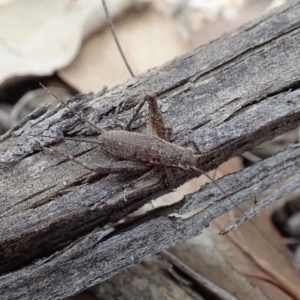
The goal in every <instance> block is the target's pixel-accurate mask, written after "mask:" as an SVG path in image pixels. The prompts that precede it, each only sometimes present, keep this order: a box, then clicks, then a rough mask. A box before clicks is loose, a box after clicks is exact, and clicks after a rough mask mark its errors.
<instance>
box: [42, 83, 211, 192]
mask: <svg viewBox="0 0 300 300" xmlns="http://www.w3.org/2000/svg"><path fill="white" fill-rule="evenodd" d="M41 86H42V87H43V88H44V89H46V90H47V91H48V92H49V93H50V94H51V95H53V96H54V97H55V98H56V99H58V100H59V101H61V100H60V99H59V98H58V97H56V96H55V95H54V94H53V93H52V92H51V91H49V90H48V89H47V88H46V87H45V86H44V85H42V84H41ZM146 102H147V103H148V118H147V128H148V131H149V132H150V133H151V134H150V135H149V134H142V133H135V132H130V126H131V124H132V123H133V121H134V120H135V118H136V116H137V115H138V113H139V111H140V110H141V108H142V107H143V105H144V104H145V103H146ZM61 103H62V104H63V105H64V106H66V107H67V108H68V109H70V110H71V111H72V112H73V113H74V114H76V115H77V116H78V117H79V118H81V119H82V120H84V121H86V122H87V123H88V124H89V125H91V126H92V127H93V128H95V129H96V130H97V131H98V132H99V133H100V135H99V137H98V140H97V142H96V143H97V144H99V145H101V147H102V149H103V150H105V151H107V152H108V153H110V154H112V155H113V156H115V157H118V158H121V159H124V160H125V161H121V162H119V163H116V164H114V165H111V166H105V167H103V166H100V167H98V168H90V167H88V166H85V165H83V166H84V167H85V168H87V169H89V170H91V171H94V172H95V173H122V172H130V171H147V170H150V169H152V172H151V174H152V173H155V172H156V171H158V170H160V169H161V168H163V169H164V171H165V173H166V184H167V185H168V186H169V185H172V184H173V183H174V179H173V175H172V168H178V169H181V170H185V171H199V172H203V171H201V170H200V169H199V168H198V167H197V164H198V159H199V157H201V154H195V153H194V151H193V150H192V149H191V148H186V147H184V146H187V145H189V144H191V145H193V146H194V148H195V150H196V151H198V152H199V150H198V148H197V146H196V144H195V143H194V142H193V141H188V142H186V143H184V144H183V145H182V146H178V145H176V144H173V143H170V141H169V140H170V135H171V134H170V131H171V130H170V128H166V126H165V124H164V121H163V118H162V115H161V112H160V110H159V108H158V104H157V101H156V97H155V96H154V95H153V94H150V93H149V94H147V95H146V96H145V97H144V98H143V100H142V101H141V102H140V103H139V105H138V106H137V108H136V110H135V112H134V114H133V116H132V118H131V119H130V120H129V122H128V123H127V124H126V125H123V128H124V130H111V131H105V130H103V129H102V128H99V127H97V126H96V125H95V124H92V123H90V122H89V121H88V120H86V119H85V118H83V117H82V116H80V115H79V114H78V113H77V112H76V111H75V110H73V109H72V108H71V107H70V106H69V105H68V104H65V103H64V102H62V101H61ZM44 137H48V136H44ZM68 157H69V158H70V159H72V160H74V161H76V160H75V159H74V158H73V157H72V156H68ZM128 161H130V163H129V162H128ZM203 173H205V172H203ZM206 175H207V174H206ZM148 176H149V175H148ZM207 176H208V177H209V178H210V176H209V175H207ZM146 177H147V174H145V176H142V179H144V178H146ZM210 179H211V178H210ZM212 180H213V179H212Z"/></svg>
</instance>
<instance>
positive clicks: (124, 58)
mask: <svg viewBox="0 0 300 300" xmlns="http://www.w3.org/2000/svg"><path fill="white" fill-rule="evenodd" d="M102 5H103V9H104V11H105V16H106V19H107V22H108V24H109V28H110V31H111V33H112V35H113V38H114V40H115V43H116V45H117V47H118V50H119V52H120V54H121V56H122V59H123V61H124V63H125V65H126V68H127V70H128V71H129V73H130V75H131V77H135V76H134V73H133V71H132V70H131V68H130V66H129V63H128V62H127V59H126V57H125V55H124V52H123V50H122V47H121V45H120V43H119V40H118V37H117V35H116V32H115V28H114V24H113V22H112V20H111V18H110V15H109V12H108V9H107V6H106V2H105V0H102Z"/></svg>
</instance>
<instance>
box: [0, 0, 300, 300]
mask: <svg viewBox="0 0 300 300" xmlns="http://www.w3.org/2000/svg"><path fill="white" fill-rule="evenodd" d="M299 14H300V2H299V1H293V2H291V3H290V4H289V5H288V6H285V7H283V8H281V9H280V10H278V11H277V12H276V14H271V15H267V16H265V17H264V18H262V19H261V20H258V21H254V22H252V23H249V24H248V25H246V26H244V27H242V28H240V29H239V30H237V31H235V32H233V33H231V34H228V35H225V36H223V37H222V38H220V39H218V40H216V41H213V42H211V43H210V44H208V45H206V46H205V47H201V48H199V49H196V50H195V51H193V52H191V53H188V54H187V55H185V56H183V57H181V58H178V59H176V60H174V61H172V62H170V63H168V64H166V65H164V66H162V67H160V68H156V69H153V70H151V71H149V72H147V73H145V74H143V75H141V76H139V77H137V78H134V79H132V80H130V81H128V82H126V83H125V84H123V85H120V86H117V87H115V88H114V89H112V90H111V91H104V92H102V93H100V94H98V95H94V94H89V95H79V96H76V97H74V98H73V101H72V105H73V107H74V108H75V109H76V110H77V111H79V112H81V113H82V114H83V115H84V116H85V117H87V118H88V119H89V120H90V121H93V122H95V123H96V124H97V125H98V126H100V127H102V128H104V129H112V128H115V126H114V122H113V118H110V117H109V114H110V113H112V112H114V110H115V109H116V107H117V106H119V105H121V104H123V103H125V105H124V110H123V111H122V112H121V113H120V114H119V115H118V118H120V119H121V120H123V121H125V120H128V119H129V117H130V115H131V114H132V110H133V107H134V104H136V102H137V101H138V100H140V99H141V98H142V97H143V96H144V95H145V93H146V92H149V91H151V92H153V93H155V94H156V95H157V96H158V100H159V104H160V105H161V108H162V111H163V113H164V118H165V120H166V122H167V123H169V124H170V125H172V127H173V139H172V142H174V143H176V144H180V143H182V142H183V141H186V140H194V141H195V142H196V144H197V145H198V147H199V148H200V149H201V150H202V151H203V153H204V154H205V155H204V156H203V160H202V161H201V162H200V164H199V167H200V168H203V169H205V170H210V169H212V168H215V167H217V166H218V165H219V164H220V163H222V162H224V161H225V160H227V159H228V158H230V157H232V156H234V155H237V154H240V153H242V152H244V151H245V150H246V149H249V148H251V147H254V146H255V145H258V144H259V143H261V142H263V141H266V140H269V139H271V138H272V137H274V136H276V135H279V134H281V133H283V132H285V131H287V130H290V129H292V128H295V127H296V126H298V125H299V124H300V100H299V99H300V91H299V88H298V87H299V79H300V60H299V57H300V48H299V47H298V45H299V43H300V22H299ZM100 88H101V87H99V89H100ZM135 129H136V130H138V131H141V130H143V117H140V118H139V119H138V121H137V122H136V123H135ZM28 134H32V135H37V134H44V135H50V136H64V135H69V136H77V137H78V136H80V135H83V134H89V135H93V131H92V130H91V129H90V128H88V126H86V125H85V124H84V123H82V122H81V121H79V120H78V118H77V117H76V116H73V114H72V113H70V112H69V111H68V110H67V109H65V108H63V107H61V106H57V107H55V108H53V109H51V110H48V111H47V110H45V109H40V110H38V111H35V112H34V113H33V114H31V117H28V118H27V119H26V120H25V121H23V122H22V123H21V124H19V125H18V126H17V127H15V128H13V129H12V130H11V131H10V132H9V133H8V134H6V135H5V136H4V137H3V138H2V142H1V144H0V163H1V164H2V165H3V166H4V165H7V163H9V162H11V163H15V164H14V165H11V166H10V167H8V168H5V169H2V170H1V171H0V201H1V205H0V216H1V219H0V230H1V234H0V245H1V246H0V252H1V261H0V271H1V272H10V271H11V270H12V269H14V268H17V270H16V271H15V272H10V273H7V274H6V275H3V276H1V277H0V291H1V292H0V295H1V299H41V298H43V299H50V298H51V299H53V298H61V297H64V296H68V295H72V294H75V293H77V292H79V291H81V290H83V289H85V288H87V287H89V286H91V285H93V284H95V283H97V282H100V281H102V280H105V279H106V278H109V277H110V276H112V275H113V274H116V273H117V272H119V271H120V270H122V269H123V268H126V267H128V266H130V265H132V264H134V263H137V262H140V261H141V260H142V259H143V258H145V257H147V256H150V255H153V254H154V253H157V252H158V251H160V250H161V249H164V248H166V247H170V246H171V245H175V244H178V243H180V242H182V241H184V240H186V239H187V238H189V237H192V236H194V235H196V234H197V233H199V232H200V231H201V230H202V228H204V227H206V226H208V224H209V221H210V220H212V219H214V218H215V217H217V216H218V215H220V214H222V213H224V212H225V211H228V210H229V209H231V208H232V206H233V203H232V202H230V201H229V200H228V199H226V197H225V196H224V195H223V194H222V193H221V192H220V190H218V189H217V188H216V187H215V186H214V185H211V184H210V185H207V186H205V187H204V188H203V189H201V190H200V191H199V192H197V193H195V194H193V195H191V196H189V197H186V199H184V200H183V201H182V202H180V203H179V204H177V205H175V206H174V207H171V208H168V209H160V210H158V211H157V212H155V213H154V212H153V213H151V214H149V215H147V216H144V217H143V218H141V219H139V220H137V221H136V222H134V223H131V224H128V223H124V224H122V225H120V226H119V227H117V228H116V229H115V230H114V231H113V232H112V233H109V231H102V230H101V229H98V230H97V231H96V232H91V231H92V230H93V229H95V228H96V227H97V226H98V227H102V226H104V225H107V224H108V223H109V222H112V221H118V220H120V219H122V218H124V217H125V216H126V215H127V214H128V213H130V212H132V211H134V210H135V209H137V208H139V207H140V206H141V205H143V204H144V203H146V202H147V201H149V200H150V199H152V198H154V197H157V196H159V195H161V194H164V193H166V192H168V191H169V190H168V189H166V188H165V187H164V185H163V182H161V181H160V180H159V179H157V178H153V179H151V180H149V181H147V182H145V183H144V184H139V185H137V186H135V187H134V188H132V189H127V190H124V183H128V182H131V181H132V180H133V179H134V178H136V177H137V175H134V176H130V174H126V175H109V176H103V178H101V179H100V180H94V182H91V184H89V185H86V184H85V183H84V181H85V179H86V178H87V177H88V176H90V175H91V174H90V173H89V172H88V171H87V170H86V169H83V168H82V167H81V166H79V165H77V164H74V162H70V161H66V160H65V159H64V158H62V157H60V156H59V155H57V154H55V155H52V154H49V153H47V152H43V151H41V149H42V148H43V147H44V146H47V145H50V144H51V145H53V146H55V147H56V148H57V149H58V150H59V151H61V152H67V153H70V154H72V155H75V156H76V157H77V158H78V159H80V160H81V161H83V162H85V163H86V164H89V165H94V166H95V165H101V164H102V165H107V164H109V163H111V162H115V161H117V160H116V158H114V157H111V156H109V155H108V154H107V153H105V152H103V151H101V149H99V148H96V147H95V145H93V144H92V145H91V144H87V143H82V142H74V141H64V142H61V143H54V140H50V139H46V138H41V137H37V138H33V137H29V136H28ZM93 136H95V135H93ZM299 161H300V150H299V148H298V147H294V148H290V149H288V150H286V151H285V152H283V153H280V154H278V155H276V156H274V157H272V158H271V159H268V160H265V161H262V162H259V163H258V164H256V165H254V166H252V167H251V168H248V169H246V170H244V171H242V172H240V173H238V174H235V175H230V176H227V177H225V178H224V179H221V180H220V181H219V182H220V184H221V185H222V187H223V188H224V189H225V191H226V192H227V193H229V194H232V198H233V200H234V201H235V202H236V203H240V202H242V201H244V200H246V199H248V198H249V197H250V196H252V195H253V193H254V192H253V191H255V193H258V192H260V191H263V190H264V189H266V188H268V187H269V186H271V185H272V184H274V183H276V182H279V181H280V180H283V179H286V178H288V177H290V176H292V175H293V173H295V172H297V171H298V170H299ZM272 174H273V176H272ZM274 174H276V176H274ZM195 175H196V174H195V173H184V172H176V174H175V178H176V184H177V185H180V184H182V183H183V182H185V181H186V180H188V179H190V178H192V177H193V176H195ZM98 179H99V178H98ZM205 202H209V203H214V204H213V205H211V206H210V207H208V208H207V209H206V210H204V211H202V212H201V213H198V214H196V215H194V216H193V217H190V218H187V219H181V218H175V217H169V216H168V214H169V213H170V212H171V211H173V210H174V209H175V208H176V209H177V210H178V211H179V212H180V213H186V212H188V211H190V210H191V209H194V208H196V207H199V206H200V205H203V203H205ZM79 237H84V238H83V240H75V239H78V238H79ZM72 241H74V242H73V243H72V244H71V245H70V246H69V248H64V246H65V245H67V244H68V243H71V242H72ZM57 250H60V252H57V253H55V252H56V251H57ZM53 253H55V254H54V256H50V257H47V258H46V259H43V260H40V261H38V262H35V263H31V264H30V265H29V266H27V267H23V265H24V264H25V263H29V262H31V261H32V260H34V259H37V258H40V257H46V256H48V255H51V254H53ZM25 275H26V276H25ZM50 290H51V293H49V291H50ZM49 295H51V296H49ZM47 297H48V298H47Z"/></svg>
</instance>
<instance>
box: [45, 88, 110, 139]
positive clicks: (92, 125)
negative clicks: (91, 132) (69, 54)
mask: <svg viewBox="0 0 300 300" xmlns="http://www.w3.org/2000/svg"><path fill="white" fill-rule="evenodd" d="M39 84H40V86H41V87H42V88H43V89H44V90H46V91H47V92H48V93H49V94H50V95H51V96H53V97H54V98H55V99H56V100H58V101H59V102H60V103H61V104H62V105H64V106H65V107H67V108H68V109H69V110H70V111H71V112H72V113H74V114H75V115H76V116H77V117H79V118H80V119H81V120H83V121H84V122H86V123H88V124H89V125H90V126H91V127H93V128H94V129H96V130H97V131H98V132H100V133H104V132H105V130H104V129H102V128H100V127H97V126H96V125H95V124H93V123H92V122H90V121H89V120H88V119H86V118H84V117H83V116H81V115H80V114H79V113H78V112H77V111H76V110H74V109H73V108H72V107H71V106H70V105H68V104H67V103H65V102H63V101H62V100H60V99H59V98H58V97H57V96H56V95H54V94H53V93H52V92H51V91H50V90H49V89H47V88H46V87H45V86H44V85H43V84H42V83H41V82H40V83H39Z"/></svg>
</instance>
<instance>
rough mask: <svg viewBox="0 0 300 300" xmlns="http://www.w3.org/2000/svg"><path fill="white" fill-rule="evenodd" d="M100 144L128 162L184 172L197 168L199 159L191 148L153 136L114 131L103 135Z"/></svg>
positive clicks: (100, 137)
mask: <svg viewBox="0 0 300 300" xmlns="http://www.w3.org/2000/svg"><path fill="white" fill-rule="evenodd" d="M99 143H100V144H101V145H102V146H103V149H105V150H106V151H107V152H109V153H110V154H112V155H114V156H116V157H119V158H123V159H126V160H131V161H137V162H142V163H145V164H149V165H161V166H168V167H175V168H180V169H183V170H192V169H195V167H196V166H197V157H196V156H195V155H194V154H193V151H192V150H191V149H190V148H183V147H180V146H178V145H175V144H172V143H170V142H167V141H165V140H163V139H161V138H158V137H155V136H151V135H146V134H141V133H134V132H128V131H117V130H113V131H107V132H105V133H103V134H101V135H100V136H99Z"/></svg>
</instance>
